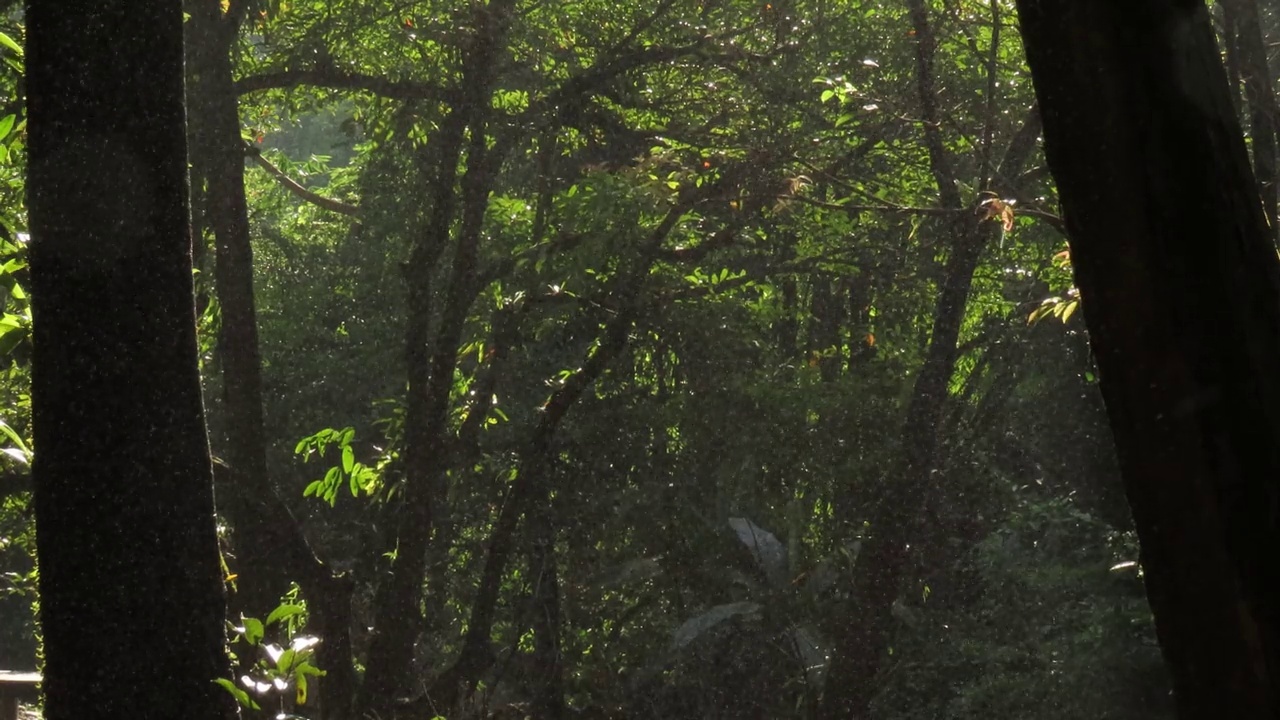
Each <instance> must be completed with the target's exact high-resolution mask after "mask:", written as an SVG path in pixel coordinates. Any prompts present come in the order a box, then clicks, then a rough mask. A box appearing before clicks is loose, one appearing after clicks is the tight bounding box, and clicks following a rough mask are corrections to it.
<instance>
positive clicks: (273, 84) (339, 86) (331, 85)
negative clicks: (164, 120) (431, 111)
mask: <svg viewBox="0 0 1280 720" xmlns="http://www.w3.org/2000/svg"><path fill="white" fill-rule="evenodd" d="M303 85H310V86H312V87H318V88H325V89H328V90H363V91H364V92H368V93H371V94H373V95H378V96H380V97H385V98H391V99H393V100H440V99H443V98H445V96H446V95H447V94H448V93H447V92H446V91H445V89H444V88H442V87H440V86H438V85H432V84H430V83H424V82H418V81H414V80H389V79H387V78H382V77H377V76H374V75H366V74H364V73H358V72H347V71H345V70H339V69H337V68H334V67H320V68H312V69H310V70H280V71H277V72H268V73H262V74H259V75H249V76H248V77H243V78H240V79H239V80H237V81H236V94H237V95H247V94H249V93H254V92H260V91H263V90H290V89H293V88H297V87H301V86H303Z"/></svg>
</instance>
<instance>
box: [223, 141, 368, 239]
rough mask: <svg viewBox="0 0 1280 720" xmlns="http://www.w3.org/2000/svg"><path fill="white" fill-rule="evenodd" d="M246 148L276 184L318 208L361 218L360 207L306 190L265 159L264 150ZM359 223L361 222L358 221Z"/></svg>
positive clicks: (247, 152)
mask: <svg viewBox="0 0 1280 720" xmlns="http://www.w3.org/2000/svg"><path fill="white" fill-rule="evenodd" d="M244 148H245V154H246V155H248V156H249V157H250V158H252V159H253V162H254V163H256V164H257V165H258V167H260V168H262V169H263V170H266V171H267V173H268V174H269V175H271V177H273V178H275V179H276V182H278V183H280V184H281V185H283V186H284V187H285V189H286V190H288V191H289V192H291V193H293V194H294V195H296V196H298V197H299V198H302V199H303V200H306V201H307V202H309V203H311V204H312V205H315V206H317V207H322V208H324V209H325V210H329V211H331V212H336V213H338V214H340V215H347V216H349V217H357V216H359V214H360V208H359V207H357V206H355V205H349V204H347V203H344V202H342V201H341V200H334V199H333V198H327V197H325V196H323V195H320V194H317V193H314V192H312V191H310V190H308V189H306V188H305V187H303V186H302V185H299V184H298V182H297V181H296V180H294V179H293V178H291V177H289V176H288V175H286V174H285V173H284V171H283V170H281V169H280V168H278V167H276V166H275V165H273V164H271V161H270V160H268V159H266V158H265V157H263V156H262V150H260V149H259V148H258V147H256V146H254V145H252V144H250V143H247V142H246V143H245V144H244ZM357 222H359V221H358V220H357Z"/></svg>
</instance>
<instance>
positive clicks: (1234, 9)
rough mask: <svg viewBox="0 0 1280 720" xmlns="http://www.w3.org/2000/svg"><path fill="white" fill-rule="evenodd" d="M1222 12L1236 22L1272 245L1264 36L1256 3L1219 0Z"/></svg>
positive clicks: (1272, 99)
mask: <svg viewBox="0 0 1280 720" xmlns="http://www.w3.org/2000/svg"><path fill="white" fill-rule="evenodd" d="M1221 1H1222V2H1223V6H1224V10H1226V11H1227V14H1229V15H1230V16H1231V17H1233V18H1234V19H1235V22H1234V25H1235V31H1236V37H1235V38H1234V43H1235V46H1236V48H1237V49H1238V55H1239V64H1240V72H1241V75H1242V76H1243V78H1244V97H1245V102H1246V103H1247V105H1248V107H1249V137H1250V138H1252V140H1253V171H1254V175H1256V176H1257V179H1258V188H1259V191H1260V192H1261V194H1262V211H1263V213H1264V214H1266V216H1267V224H1268V225H1269V226H1270V227H1271V237H1272V241H1273V242H1274V241H1275V239H1276V237H1277V234H1276V233H1277V216H1276V123H1277V118H1278V116H1277V109H1276V95H1275V90H1274V89H1273V88H1272V86H1271V69H1270V67H1269V66H1268V64H1267V45H1266V37H1265V36H1264V34H1263V32H1262V18H1261V16H1260V14H1259V12H1258V3H1257V0H1221Z"/></svg>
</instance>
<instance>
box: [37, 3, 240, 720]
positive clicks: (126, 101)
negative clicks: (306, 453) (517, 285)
mask: <svg viewBox="0 0 1280 720" xmlns="http://www.w3.org/2000/svg"><path fill="white" fill-rule="evenodd" d="M26 20H27V42H28V44H27V73H28V86H27V93H28V94H27V99H28V103H29V109H30V116H29V117H30V124H29V130H28V132H29V141H30V170H29V185H28V190H29V192H30V195H29V201H30V214H31V229H32V238H33V239H32V245H31V281H32V290H33V292H32V298H33V311H34V313H35V318H36V322H35V324H34V333H35V336H34V357H33V369H32V372H33V377H32V390H33V393H32V394H33V435H34V439H35V447H36V448H38V449H39V453H38V455H37V457H36V460H35V467H34V474H35V507H36V525H37V546H38V553H39V558H40V599H41V622H42V627H43V633H44V652H45V666H44V691H45V708H44V716H45V717H47V718H51V719H53V720H71V719H73V718H76V719H79V718H88V717H102V716H104V715H110V714H121V713H123V714H127V715H129V716H130V717H135V718H156V719H157V720H160V719H167V718H177V717H182V718H195V719H209V720H214V719H221V718H230V717H235V716H236V714H237V713H236V707H235V703H234V701H233V699H232V697H231V695H230V694H228V693H227V692H226V691H225V690H223V689H222V688H219V687H218V686H217V685H215V684H214V683H213V680H214V679H215V678H219V677H228V678H229V677H230V667H229V665H228V662H227V656H226V654H225V651H224V647H225V643H226V639H225V635H224V615H225V600H224V596H223V590H222V577H221V567H220V561H219V558H218V545H217V536H216V532H215V527H214V515H213V479H212V465H211V461H210V456H209V445H208V438H207V434H206V430H205V424H204V410H203V406H202V403H201V397H200V377H199V372H198V369H197V354H196V334H195V300H194V297H193V292H192V281H191V236H190V215H189V212H190V207H189V200H188V188H187V175H186V172H187V169H186V157H187V142H186V130H185V118H184V109H183V77H182V72H183V54H182V53H183V48H182V32H183V29H182V23H183V19H182V11H181V8H180V7H179V6H178V5H176V4H173V3H171V2H165V1H164V0H127V1H126V0H104V1H103V2H98V3H83V2H57V1H55V0H42V1H41V2H34V1H33V2H31V3H29V5H28V7H27V14H26ZM143 648H145V652H144V653H143V654H142V656H141V657H140V658H133V659H132V660H130V661H121V660H119V658H121V656H122V654H123V655H124V656H126V657H132V656H133V655H135V654H136V653H137V652H138V651H139V649H143Z"/></svg>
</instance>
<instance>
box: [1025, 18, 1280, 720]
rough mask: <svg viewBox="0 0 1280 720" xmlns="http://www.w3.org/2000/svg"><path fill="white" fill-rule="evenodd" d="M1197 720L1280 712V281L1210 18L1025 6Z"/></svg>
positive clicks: (1103, 361)
mask: <svg viewBox="0 0 1280 720" xmlns="http://www.w3.org/2000/svg"><path fill="white" fill-rule="evenodd" d="M1018 9H1019V13H1020V16H1021V21H1022V30H1023V37H1024V42H1025V45H1026V49H1027V56H1028V60H1029V62H1030V66H1031V69H1032V74H1033V79H1034V81H1035V86H1036V93H1037V95H1038V97H1039V98H1040V103H1041V110H1042V113H1043V117H1044V125H1045V150H1046V154H1047V156H1048V160H1049V166H1050V169H1051V170H1052V171H1053V174H1054V177H1055V178H1056V180H1057V182H1058V188H1059V195H1060V198H1061V203H1062V207H1063V211H1064V215H1065V219H1066V225H1067V229H1068V232H1069V234H1070V237H1071V241H1070V242H1071V259H1072V263H1073V265H1074V267H1075V273H1076V282H1077V284H1078V286H1079V287H1080V291H1081V296H1082V298H1083V300H1084V302H1083V311H1084V317H1085V321H1086V323H1087V325H1088V327H1089V336H1090V341H1091V343H1092V346H1093V352H1094V355H1095V356H1096V358H1097V361H1098V367H1099V371H1100V378H1101V386H1102V392H1103V396H1104V398H1105V400H1106V404H1107V411H1108V414H1109V415H1110V420H1111V425H1112V430H1113V433H1114V435H1115V441H1116V446H1117V450H1118V455H1119V459H1120V466H1121V472H1122V475H1123V477H1124V481H1125V489H1126V493H1127V495H1128V499H1129V504H1130V507H1131V509H1132V511H1133V516H1134V522H1135V526H1136V528H1137V531H1138V536H1139V539H1140V541H1141V547H1142V553H1141V559H1142V564H1143V570H1144V577H1145V581H1146V586H1147V595H1148V598H1149V600H1150V603H1151V608H1152V610H1153V612H1154V614H1155V620H1156V631H1157V634H1158V637H1159V639H1160V643H1161V648H1162V651H1163V653H1164V657H1165V661H1166V663H1167V665H1168V667H1169V668H1170V670H1171V672H1172V676H1173V686H1174V692H1175V697H1176V703H1177V708H1178V715H1179V717H1181V718H1206V719H1207V718H1223V717H1232V718H1245V719H1248V718H1259V719H1261V718H1274V717H1276V715H1277V713H1280V704H1278V703H1277V694H1276V690H1277V680H1278V679H1280V677H1278V675H1280V565H1277V564H1276V562H1275V558H1276V555H1277V552H1278V551H1280V522H1278V520H1280V518H1278V515H1277V513H1278V512H1280V510H1278V508H1280V487H1277V482H1278V479H1280V416H1278V415H1280V376H1278V375H1277V373H1276V368H1277V367H1278V366H1280V331H1278V329H1280V263H1277V259H1276V252H1275V249H1274V247H1273V246H1272V243H1271V238H1270V233H1269V232H1268V228H1267V225H1266V219H1265V217H1264V215H1263V211H1262V206H1261V204H1260V203H1259V202H1258V201H1257V198H1258V189H1257V185H1256V183H1255V181H1254V178H1253V177H1252V176H1251V174H1250V171H1249V159H1248V155H1247V153H1246V151H1245V146H1244V142H1243V140H1242V137H1241V131H1240V126H1239V123H1238V122H1237V120H1236V115H1235V113H1234V112H1233V109H1232V105H1231V98H1230V96H1229V93H1228V85H1227V79H1226V75H1225V73H1224V72H1223V68H1222V65H1221V62H1220V60H1219V56H1218V51H1217V48H1216V47H1215V42H1214V37H1213V32H1212V28H1211V25H1210V22H1209V16H1208V13H1207V11H1206V9H1205V7H1204V5H1203V4H1202V3H1200V2H1197V1H1194V0H1178V1H1176V2H1170V1H1168V0H1164V1H1157V0H1134V1H1132V2H1123V3H1117V2H1112V1H1111V0H1019V2H1018Z"/></svg>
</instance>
